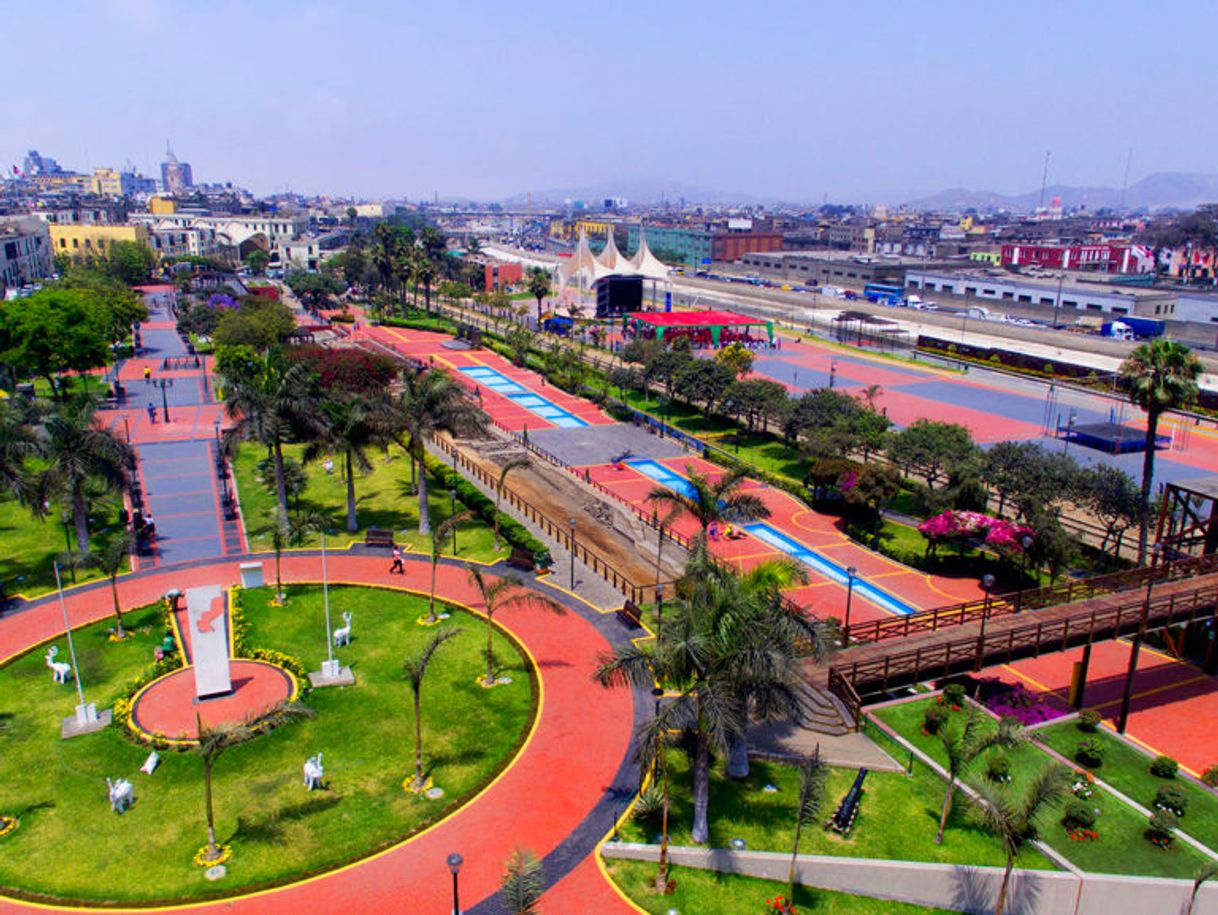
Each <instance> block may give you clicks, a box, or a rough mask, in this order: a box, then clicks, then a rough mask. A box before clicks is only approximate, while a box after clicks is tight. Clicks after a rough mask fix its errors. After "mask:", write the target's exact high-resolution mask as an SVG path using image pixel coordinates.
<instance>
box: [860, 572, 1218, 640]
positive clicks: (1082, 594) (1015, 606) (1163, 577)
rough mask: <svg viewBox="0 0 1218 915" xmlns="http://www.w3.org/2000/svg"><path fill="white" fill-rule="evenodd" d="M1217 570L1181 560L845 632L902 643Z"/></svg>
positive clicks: (875, 621) (1071, 581)
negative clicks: (951, 627) (897, 639)
mask: <svg viewBox="0 0 1218 915" xmlns="http://www.w3.org/2000/svg"><path fill="white" fill-rule="evenodd" d="M1216 570H1218V554H1214V555H1210V556H1198V557H1193V558H1190V559H1181V560H1179V561H1177V562H1168V563H1162V564H1160V565H1155V566H1146V567H1143V568H1138V569H1126V570H1124V571H1121V572H1112V573H1109V574H1107V575H1097V576H1094V577H1092V578H1080V579H1071V580H1068V581H1063V582H1059V583H1057V584H1053V585H1049V586H1048V587H1044V588H1036V589H1034V590H1029V591H1014V592H1011V593H1007V594H998V595H995V596H993V597H991V598H989V599H987V600H971V601H964V602H963V603H959V604H949V605H948V606H946V607H936V608H935V609H933V610H924V611H922V612H920V613H911V614H909V615H908V616H897V617H886V618H884V619H880V620H873V621H871V622H867V623H858V624H855V625H852V626H851V627H850V629H849V632H848V636H847V637H848V644H852V645H857V644H860V643H865V642H882V641H884V640H885V639H895V638H905V637H907V636H911V635H918V634H919V633H925V632H937V631H938V630H940V629H944V628H947V627H949V626H964V625H967V624H969V623H974V622H978V621H979V620H983V619H987V620H988V619H992V618H994V617H999V616H1006V615H1008V614H1012V613H1020V612H1021V611H1023V610H1036V609H1039V608H1041V607H1056V606H1059V605H1061V604H1069V603H1072V602H1074V601H1077V600H1086V599H1088V598H1091V597H1096V596H1098V595H1100V594H1111V593H1113V592H1119V591H1127V590H1130V589H1133V588H1137V587H1140V586H1143V585H1145V584H1146V582H1147V581H1155V582H1160V581H1170V580H1173V579H1179V578H1188V577H1190V576H1193V575H1202V574H1205V573H1207V572H1213V571H1216Z"/></svg>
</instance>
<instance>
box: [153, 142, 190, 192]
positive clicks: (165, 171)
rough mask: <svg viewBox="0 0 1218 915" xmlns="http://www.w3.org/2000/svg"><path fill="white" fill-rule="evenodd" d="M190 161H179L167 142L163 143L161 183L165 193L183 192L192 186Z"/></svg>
mask: <svg viewBox="0 0 1218 915" xmlns="http://www.w3.org/2000/svg"><path fill="white" fill-rule="evenodd" d="M194 183H195V182H194V178H193V177H192V176H191V174H190V163H189V162H179V161H178V157H177V156H175V155H174V154H173V150H172V149H170V148H169V144H168V143H166V144H165V161H164V162H162V163H161V185H162V186H163V187H164V189H165V193H166V194H174V195H177V194H185V193H186V192H187V191H188V190H189V189H190V188H191V187H193V186H194Z"/></svg>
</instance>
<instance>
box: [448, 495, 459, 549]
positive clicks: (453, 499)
mask: <svg viewBox="0 0 1218 915" xmlns="http://www.w3.org/2000/svg"><path fill="white" fill-rule="evenodd" d="M448 497H449V500H450V506H449V517H450V518H451V517H453V516H454V515H456V514H457V490H456V489H450V490H449V491H448ZM453 555H454V556H456V555H457V525H455V524H454V525H453Z"/></svg>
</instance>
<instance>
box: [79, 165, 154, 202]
mask: <svg viewBox="0 0 1218 915" xmlns="http://www.w3.org/2000/svg"><path fill="white" fill-rule="evenodd" d="M155 190H156V184H155V182H154V181H153V180H152V179H151V178H145V177H144V176H143V175H141V174H139V173H138V172H120V171H118V170H117V169H113V168H95V169H93V193H94V194H97V195H98V196H99V197H133V196H135V195H136V194H151V193H153V192H154V191H155Z"/></svg>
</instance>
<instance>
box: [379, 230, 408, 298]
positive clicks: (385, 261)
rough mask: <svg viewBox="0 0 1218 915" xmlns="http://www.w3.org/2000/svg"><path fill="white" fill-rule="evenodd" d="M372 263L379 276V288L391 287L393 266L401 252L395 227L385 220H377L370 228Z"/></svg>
mask: <svg viewBox="0 0 1218 915" xmlns="http://www.w3.org/2000/svg"><path fill="white" fill-rule="evenodd" d="M372 238H373V244H372V263H373V264H374V265H375V267H376V272H377V276H378V277H380V281H381V288H382V289H384V290H389V289H392V288H393V280H394V275H395V269H394V268H395V266H396V264H397V259H398V255H399V254H400V252H401V238H400V236H399V233H398V231H397V229H396V228H395V227H394V226H392V225H390V224H389V223H387V222H378V223H377V224H376V225H375V226H374V227H373V229H372Z"/></svg>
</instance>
